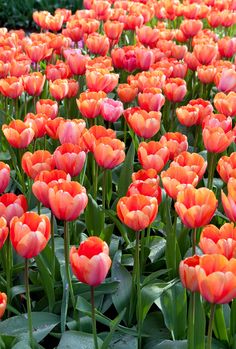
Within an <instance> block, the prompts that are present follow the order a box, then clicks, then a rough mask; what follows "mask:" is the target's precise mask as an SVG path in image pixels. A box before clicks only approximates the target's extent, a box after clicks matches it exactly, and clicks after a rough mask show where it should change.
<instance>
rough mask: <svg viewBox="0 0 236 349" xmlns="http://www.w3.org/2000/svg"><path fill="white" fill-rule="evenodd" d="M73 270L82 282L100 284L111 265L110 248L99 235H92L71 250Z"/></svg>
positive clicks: (91, 284)
mask: <svg viewBox="0 0 236 349" xmlns="http://www.w3.org/2000/svg"><path fill="white" fill-rule="evenodd" d="M70 263H71V267H72V271H73V273H74V274H75V276H76V277H77V279H78V280H79V281H80V282H83V283H85V284H88V285H90V286H98V285H100V284H101V283H102V282H103V281H104V280H105V278H106V276H107V273H108V271H109V269H110V266H111V259H110V257H109V248H108V246H107V244H106V242H105V241H102V240H101V239H100V238H99V237H96V236H91V237H89V238H87V239H86V240H85V241H83V242H82V243H81V244H80V246H79V248H78V250H77V249H76V248H75V246H73V247H72V248H71V250H70Z"/></svg>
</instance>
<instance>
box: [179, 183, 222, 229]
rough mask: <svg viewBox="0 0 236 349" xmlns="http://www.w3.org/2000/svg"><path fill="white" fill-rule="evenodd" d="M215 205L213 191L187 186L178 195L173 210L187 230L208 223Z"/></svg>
mask: <svg viewBox="0 0 236 349" xmlns="http://www.w3.org/2000/svg"><path fill="white" fill-rule="evenodd" d="M217 203H218V202H217V200H216V197H215V194H214V193H213V191H211V190H209V189H207V188H199V189H195V188H194V187H192V186H189V187H187V188H185V189H184V190H182V191H180V192H179V193H178V195H177V201H176V203H175V210H176V212H177V214H178V215H179V217H180V219H181V221H182V222H183V224H185V225H186V226H187V227H188V228H199V227H202V226H204V225H206V224H208V223H209V222H210V220H211V219H212V217H213V215H214V213H215V210H216V207H217Z"/></svg>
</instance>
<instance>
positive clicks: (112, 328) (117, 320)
mask: <svg viewBox="0 0 236 349" xmlns="http://www.w3.org/2000/svg"><path fill="white" fill-rule="evenodd" d="M125 312H126V308H125V309H123V311H122V312H121V313H120V314H119V315H118V316H117V317H116V318H115V319H114V320H112V321H111V325H110V333H109V334H108V335H107V337H106V338H105V340H104V342H103V344H102V347H101V349H107V348H108V345H109V344H110V342H111V340H112V336H113V333H114V332H115V330H116V329H117V327H118V325H119V324H120V322H121V320H122V319H123V317H124V315H125Z"/></svg>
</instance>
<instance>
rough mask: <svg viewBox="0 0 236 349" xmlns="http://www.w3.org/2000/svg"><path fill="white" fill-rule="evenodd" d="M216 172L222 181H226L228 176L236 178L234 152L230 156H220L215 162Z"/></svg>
mask: <svg viewBox="0 0 236 349" xmlns="http://www.w3.org/2000/svg"><path fill="white" fill-rule="evenodd" d="M216 169H217V172H218V173H219V175H220V177H221V179H222V180H223V181H224V182H226V183H227V182H228V181H229V179H230V177H234V178H236V152H234V153H231V154H230V156H222V157H221V158H220V160H219V161H218V164H217V167H216Z"/></svg>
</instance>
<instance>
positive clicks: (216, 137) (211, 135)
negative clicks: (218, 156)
mask: <svg viewBox="0 0 236 349" xmlns="http://www.w3.org/2000/svg"><path fill="white" fill-rule="evenodd" d="M202 138H203V142H204V146H205V148H206V150H207V151H209V152H211V153H222V152H223V151H225V150H226V149H227V148H228V146H229V145H230V144H231V143H232V142H233V140H234V134H233V131H232V130H230V131H228V132H227V131H224V130H223V128H221V127H217V126H216V127H214V126H213V127H211V126H206V127H204V129H203V131H202Z"/></svg>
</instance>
